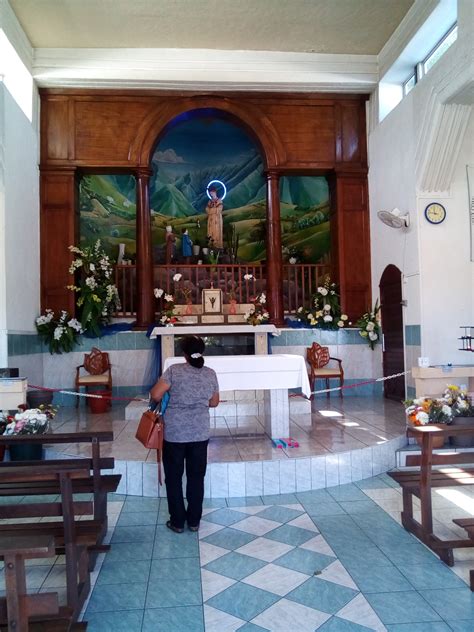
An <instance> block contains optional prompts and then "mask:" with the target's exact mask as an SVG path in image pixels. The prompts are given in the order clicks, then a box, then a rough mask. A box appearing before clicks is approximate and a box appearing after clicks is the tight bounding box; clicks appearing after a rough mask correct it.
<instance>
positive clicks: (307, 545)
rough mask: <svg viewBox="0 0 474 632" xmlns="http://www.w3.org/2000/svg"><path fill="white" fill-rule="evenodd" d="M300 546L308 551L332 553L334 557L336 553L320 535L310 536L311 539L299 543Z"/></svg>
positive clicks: (324, 553)
mask: <svg viewBox="0 0 474 632" xmlns="http://www.w3.org/2000/svg"><path fill="white" fill-rule="evenodd" d="M301 548H302V549H307V550H308V551H314V553H322V554H323V555H332V556H333V557H336V554H335V553H334V551H333V550H332V549H331V547H330V546H329V544H328V543H327V542H326V540H325V539H324V538H323V536H322V535H317V536H316V537H314V538H311V540H308V541H307V542H304V544H302V545H301Z"/></svg>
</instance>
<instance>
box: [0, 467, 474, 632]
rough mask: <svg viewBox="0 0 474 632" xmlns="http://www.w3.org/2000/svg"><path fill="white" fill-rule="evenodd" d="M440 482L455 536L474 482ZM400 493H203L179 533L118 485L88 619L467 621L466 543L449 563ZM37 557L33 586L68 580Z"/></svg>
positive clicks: (363, 623) (224, 628)
mask: <svg viewBox="0 0 474 632" xmlns="http://www.w3.org/2000/svg"><path fill="white" fill-rule="evenodd" d="M438 491H440V492H446V491H451V492H453V493H452V494H451V497H449V494H448V496H446V494H435V495H434V515H435V519H436V524H437V528H438V529H439V531H440V532H441V531H443V530H444V531H445V533H444V535H445V536H447V535H449V534H448V532H447V530H448V529H449V530H454V529H453V527H452V526H451V524H452V523H451V517H450V516H451V515H456V516H462V515H471V516H472V515H474V508H473V506H474V489H472V488H471V489H467V490H466V489H465V488H464V489H462V490H458V489H456V488H450V489H449V490H438ZM18 500H19V501H20V502H21V499H18ZM400 501H401V493H400V488H399V487H398V485H396V483H394V482H393V481H392V479H391V478H389V477H388V476H386V475H380V476H377V477H375V478H372V479H368V480H365V481H362V482H360V483H356V484H349V485H342V486H338V487H330V488H327V489H321V490H316V491H309V492H301V493H296V494H286V495H280V496H261V497H260V496H258V497H251V498H231V499H220V500H215V499H213V500H205V502H204V504H205V510H204V514H205V515H204V517H203V520H202V523H201V529H200V532H199V534H196V533H190V532H189V531H186V532H185V533H183V534H179V535H178V534H174V533H172V532H171V531H169V530H168V529H167V528H166V526H165V524H164V523H165V522H166V520H167V519H168V512H167V505H166V500H165V499H157V498H141V497H132V496H128V497H122V496H117V495H113V496H111V502H110V503H109V515H110V518H111V519H110V522H111V528H110V530H109V538H110V540H111V544H112V548H111V550H110V552H109V553H107V554H106V555H105V556H101V558H102V559H101V560H100V564H101V565H100V566H99V568H98V569H97V571H96V572H95V573H94V576H93V578H92V580H93V583H94V588H93V591H92V594H91V596H90V599H89V602H88V604H87V609H86V611H85V616H84V618H85V619H86V620H87V621H88V622H89V627H88V630H90V632H109V631H111V632H121V631H123V632H151V631H153V632H161V631H163V632H204V631H205V632H233V631H234V630H239V631H240V632H252V631H254V632H257V631H259V630H267V631H268V630H270V631H271V632H280V631H281V632H288V631H289V630H293V629H295V630H301V631H302V632H306V631H308V632H310V631H311V632H312V631H314V630H318V631H321V632H350V631H354V632H358V631H360V632H362V631H364V630H366V631H367V630H377V631H381V630H388V631H389V632H402V631H403V632H450V631H451V632H453V631H454V632H468V631H469V632H472V631H473V630H474V594H473V593H471V591H470V590H469V588H468V587H467V585H466V583H465V581H463V579H462V578H464V579H465V580H466V581H467V576H468V569H469V568H472V567H474V555H473V552H472V550H469V549H464V550H460V551H458V552H456V554H455V558H456V565H455V566H454V568H453V569H450V568H448V567H447V566H445V565H444V564H443V563H442V562H440V561H439V560H438V558H437V557H436V556H434V555H433V554H432V553H431V552H430V551H429V550H428V549H426V548H425V547H424V546H423V545H422V544H420V543H419V542H418V541H417V540H416V539H415V538H414V537H412V536H411V535H410V534H408V533H407V532H406V531H405V530H404V529H403V528H402V527H401V526H400V525H399V524H398V523H397V520H399V513H398V510H399V508H400ZM0 502H1V499H0ZM451 535H452V533H451ZM38 562H39V563H34V562H33V563H31V564H29V566H28V570H27V576H28V577H27V580H28V585H29V587H30V589H31V590H33V591H37V590H41V591H50V590H51V589H53V590H59V592H60V593H63V592H64V588H63V586H64V560H63V559H62V558H61V557H59V558H57V559H55V560H54V564H53V565H49V566H47V565H45V563H44V560H40V561H38ZM453 571H454V572H453Z"/></svg>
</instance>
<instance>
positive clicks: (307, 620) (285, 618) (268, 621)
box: [252, 599, 330, 632]
mask: <svg viewBox="0 0 474 632" xmlns="http://www.w3.org/2000/svg"><path fill="white" fill-rule="evenodd" d="M329 617H330V615H328V614H327V613H325V612H320V611H318V610H315V609H314V608H309V607H307V606H304V605H302V604H298V603H295V602H292V601H289V600H288V599H280V601H278V602H277V603H276V604H274V605H273V606H271V607H269V608H267V609H266V610H265V611H264V612H262V613H261V614H259V615H258V616H256V617H255V618H254V619H252V623H256V624H257V625H260V626H262V627H263V628H264V629H266V630H271V632H288V631H289V630H294V629H297V630H298V632H314V630H317V629H318V628H319V627H320V626H321V624H323V623H324V622H325V621H327V620H328V619H329Z"/></svg>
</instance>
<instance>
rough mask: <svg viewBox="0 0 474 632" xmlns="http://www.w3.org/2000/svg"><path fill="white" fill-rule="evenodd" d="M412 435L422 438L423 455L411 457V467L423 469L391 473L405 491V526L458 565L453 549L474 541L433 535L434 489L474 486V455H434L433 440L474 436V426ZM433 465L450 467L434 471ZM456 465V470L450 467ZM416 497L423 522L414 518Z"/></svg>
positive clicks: (422, 428) (415, 430)
mask: <svg viewBox="0 0 474 632" xmlns="http://www.w3.org/2000/svg"><path fill="white" fill-rule="evenodd" d="M408 434H409V435H411V436H415V437H416V436H418V437H421V439H422V446H421V456H418V455H412V456H408V457H407V465H409V466H410V465H411V466H417V465H419V466H420V469H419V470H414V471H403V472H396V471H395V472H387V474H388V475H389V476H391V477H392V478H393V479H394V480H395V481H397V483H399V485H400V486H401V488H402V493H403V511H402V524H403V526H404V527H405V529H407V531H410V532H411V533H413V534H414V535H416V537H417V538H418V539H419V540H421V541H422V542H423V543H424V544H426V546H428V547H429V548H430V549H432V550H433V551H434V552H435V553H436V554H437V555H439V557H440V558H441V559H442V560H443V562H445V563H446V564H447V565H448V566H453V565H454V557H453V549H455V548H468V547H474V540H471V539H458V540H442V539H441V538H439V537H438V536H436V535H435V534H434V533H433V510H432V500H431V489H432V488H433V487H454V486H462V485H473V484H474V468H473V467H469V466H468V464H470V463H474V453H469V452H464V453H458V452H454V453H453V454H433V437H434V436H436V435H438V436H439V434H442V435H443V437H444V438H445V439H448V437H452V436H460V435H470V436H474V426H459V427H458V426H444V427H442V428H440V427H435V426H432V425H429V424H428V425H426V426H419V427H415V428H412V429H410V430H409V432H408ZM433 466H447V467H443V468H442V469H439V470H437V469H433ZM450 466H453V467H450ZM413 496H416V497H418V498H419V499H420V505H421V522H418V521H417V520H415V518H414V516H413Z"/></svg>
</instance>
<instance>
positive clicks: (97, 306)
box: [68, 239, 120, 336]
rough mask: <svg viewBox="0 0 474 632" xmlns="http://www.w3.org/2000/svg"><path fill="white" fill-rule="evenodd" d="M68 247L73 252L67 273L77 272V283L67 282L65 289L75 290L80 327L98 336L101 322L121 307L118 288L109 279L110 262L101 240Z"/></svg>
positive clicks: (107, 320)
mask: <svg viewBox="0 0 474 632" xmlns="http://www.w3.org/2000/svg"><path fill="white" fill-rule="evenodd" d="M69 250H70V251H71V252H73V253H74V254H75V255H76V258H75V259H74V260H73V262H72V263H71V265H70V267H69V273H70V274H76V275H77V276H78V277H79V279H78V281H77V283H78V285H68V289H70V290H72V291H73V292H77V297H78V298H77V301H76V304H77V306H78V307H79V313H80V321H81V325H82V328H83V329H84V331H92V332H93V333H94V334H95V335H96V336H100V335H101V325H107V324H108V323H109V322H110V319H111V317H112V315H113V313H114V312H115V311H116V310H117V309H119V307H120V299H119V295H118V291H117V288H116V286H115V284H114V283H112V281H111V278H112V264H111V263H110V259H109V257H108V256H107V254H106V252H105V250H104V249H103V248H102V245H101V241H100V239H98V240H97V241H96V243H95V244H94V246H85V247H84V248H78V247H77V246H69Z"/></svg>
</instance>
